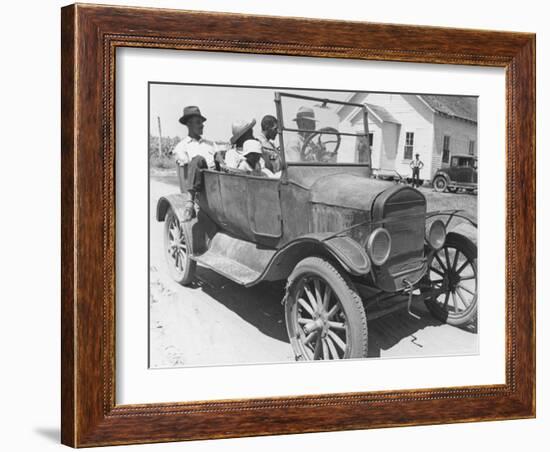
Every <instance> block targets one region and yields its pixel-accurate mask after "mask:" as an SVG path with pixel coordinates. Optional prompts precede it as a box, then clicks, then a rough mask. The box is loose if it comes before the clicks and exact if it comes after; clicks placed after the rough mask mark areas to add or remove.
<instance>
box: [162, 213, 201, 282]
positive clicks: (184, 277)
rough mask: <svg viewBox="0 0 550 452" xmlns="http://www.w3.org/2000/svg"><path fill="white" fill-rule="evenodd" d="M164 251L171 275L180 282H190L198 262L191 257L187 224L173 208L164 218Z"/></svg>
mask: <svg viewBox="0 0 550 452" xmlns="http://www.w3.org/2000/svg"><path fill="white" fill-rule="evenodd" d="M164 253H165V256H166V263H167V265H168V271H169V272H170V276H172V278H173V279H174V280H175V281H176V282H177V283H179V284H183V285H184V286H185V285H188V284H190V283H191V282H192V281H193V279H194V277H195V270H196V267H197V263H196V262H195V261H194V260H193V259H191V255H190V252H189V239H188V234H187V232H186V230H185V226H184V224H183V223H182V222H181V221H180V220H179V219H178V217H177V215H176V214H175V213H174V211H173V210H172V209H169V210H168V213H167V214H166V218H165V219H164Z"/></svg>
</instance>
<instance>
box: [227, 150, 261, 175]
mask: <svg viewBox="0 0 550 452" xmlns="http://www.w3.org/2000/svg"><path fill="white" fill-rule="evenodd" d="M243 160H245V158H244V155H243V149H242V148H237V147H236V146H232V147H231V148H230V149H229V150H228V151H227V153H226V154H225V164H226V165H227V166H228V167H229V168H239V165H240V164H241V162H242V161H243ZM260 168H261V169H264V168H265V161H264V159H263V157H262V158H261V159H260Z"/></svg>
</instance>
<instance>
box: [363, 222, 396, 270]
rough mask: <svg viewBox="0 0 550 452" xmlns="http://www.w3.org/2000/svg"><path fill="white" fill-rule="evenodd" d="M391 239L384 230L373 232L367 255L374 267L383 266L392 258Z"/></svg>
mask: <svg viewBox="0 0 550 452" xmlns="http://www.w3.org/2000/svg"><path fill="white" fill-rule="evenodd" d="M390 252H391V237H390V233H389V232H388V231H387V230H386V229H384V228H378V229H375V230H374V231H372V234H371V235H370V237H369V240H368V242H367V253H368V254H369V257H370V258H371V260H372V263H373V264H374V265H383V264H384V263H385V262H386V261H387V260H388V257H390Z"/></svg>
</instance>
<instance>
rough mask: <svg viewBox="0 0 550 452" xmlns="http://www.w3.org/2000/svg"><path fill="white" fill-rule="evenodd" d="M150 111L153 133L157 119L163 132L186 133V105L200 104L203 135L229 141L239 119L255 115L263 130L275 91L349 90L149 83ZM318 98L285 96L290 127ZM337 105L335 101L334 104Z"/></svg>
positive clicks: (332, 94)
mask: <svg viewBox="0 0 550 452" xmlns="http://www.w3.org/2000/svg"><path fill="white" fill-rule="evenodd" d="M149 89H150V113H149V130H150V133H151V135H153V136H158V121H157V117H158V116H159V117H160V119H161V125H162V135H163V136H179V137H183V136H185V135H187V128H186V127H185V126H183V125H182V124H180V123H179V121H178V120H179V118H180V117H181V115H182V113H183V108H184V107H185V106H186V105H197V106H198V107H199V108H200V110H201V113H202V115H203V116H205V117H206V118H207V121H206V122H205V124H204V135H203V136H204V138H207V139H209V140H216V141H229V138H230V137H231V124H232V123H233V122H234V121H237V120H251V119H256V124H257V125H256V126H255V127H254V132H255V134H257V133H258V132H259V131H260V122H261V120H262V118H263V116H264V115H266V114H270V115H273V116H277V115H276V112H275V102H274V98H275V95H274V93H275V91H281V92H287V93H296V94H303V95H311V96H316V97H321V98H329V99H335V100H344V99H345V98H346V97H347V96H348V95H349V94H351V93H350V92H342V91H311V90H308V91H305V90H289V89H284V88H283V89H281V88H275V89H274V88H248V87H247V88H242V87H223V86H201V85H184V84H181V85H180V84H157V83H154V84H153V83H152V84H150V85H149ZM316 103H317V102H307V101H303V100H298V99H288V98H283V102H282V104H283V114H284V121H285V125H286V126H287V127H290V126H293V123H292V122H291V121H290V120H291V119H292V118H294V117H295V115H296V111H297V110H298V108H299V107H300V106H302V105H307V106H313V105H314V104H316ZM331 107H332V108H336V107H337V106H336V105H333V106H331Z"/></svg>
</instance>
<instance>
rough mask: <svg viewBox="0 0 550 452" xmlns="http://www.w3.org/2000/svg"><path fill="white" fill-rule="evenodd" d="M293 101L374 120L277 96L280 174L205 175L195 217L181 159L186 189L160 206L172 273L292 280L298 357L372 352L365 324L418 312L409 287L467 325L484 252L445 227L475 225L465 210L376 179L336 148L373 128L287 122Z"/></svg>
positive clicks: (362, 152)
mask: <svg viewBox="0 0 550 452" xmlns="http://www.w3.org/2000/svg"><path fill="white" fill-rule="evenodd" d="M286 97H288V98H295V99H299V100H302V101H304V102H305V101H310V102H311V101H317V102H319V104H321V105H322V106H323V107H326V105H327V104H346V105H352V106H355V107H359V108H360V109H362V112H363V115H364V124H365V125H366V126H365V129H366V128H367V127H368V121H367V116H366V115H367V110H366V108H365V106H364V105H362V104H353V103H349V102H341V101H336V100H328V99H317V98H314V97H308V96H301V95H295V94H290V93H279V92H276V93H275V104H276V111H277V117H278V128H279V130H278V132H279V143H280V152H281V158H282V161H283V171H282V174H281V177H280V178H266V177H258V176H252V175H247V174H235V173H232V172H222V171H215V170H204V171H203V177H204V189H203V190H202V191H201V192H200V193H199V194H198V200H197V203H198V206H199V209H198V212H197V215H196V218H194V219H193V220H191V221H188V222H183V221H182V211H183V208H184V205H185V202H186V201H187V200H188V197H187V194H186V193H185V190H186V188H185V187H186V185H185V183H186V167H185V166H183V167H180V168H179V171H180V182H181V188H182V193H177V194H173V195H169V196H165V197H162V198H161V199H160V200H159V201H158V204H157V211H156V218H157V220H158V221H161V222H162V221H164V223H165V227H164V246H165V255H166V261H167V263H168V267H169V271H170V273H171V276H172V277H173V278H174V279H175V280H176V281H177V282H179V283H181V284H183V285H188V284H191V283H192V281H193V278H194V274H195V270H196V265H197V264H200V265H203V266H206V267H209V268H210V269H212V270H214V271H215V272H217V273H219V274H221V275H223V276H225V277H227V278H229V279H231V280H233V281H235V282H237V283H239V284H242V285H244V286H246V287H249V286H253V285H255V284H259V283H261V282H262V281H276V280H286V285H285V292H284V296H283V297H282V303H283V304H284V310H285V319H286V327H287V331H288V335H289V339H290V342H291V344H292V347H293V350H294V353H295V356H296V359H297V360H320V359H343V358H363V357H367V355H368V334H367V328H368V323H367V321H368V320H371V319H374V318H377V317H380V316H382V315H384V314H386V313H390V312H392V311H393V310H395V309H398V308H399V309H405V308H408V310H409V312H410V313H411V315H415V316H416V314H414V313H413V312H412V311H411V300H412V297H413V294H415V295H416V296H422V297H423V298H424V301H425V303H426V305H427V307H428V308H429V310H430V312H431V313H432V314H433V315H434V316H435V317H437V319H439V320H441V321H443V322H448V323H449V324H452V325H456V326H462V325H465V324H466V323H468V322H470V321H472V319H473V318H474V317H475V316H476V312H477V248H476V245H475V244H474V243H473V242H472V241H471V240H470V239H468V238H467V237H465V236H463V235H460V234H457V233H455V232H448V233H447V231H446V228H447V227H448V225H449V223H450V221H451V220H454V219H462V220H464V221H470V222H471V223H472V225H473V226H476V224H475V222H474V221H473V220H471V219H469V218H468V217H467V216H466V215H464V214H462V213H461V212H459V211H442V212H432V213H427V212H426V199H425V197H424V195H423V194H422V193H421V192H420V191H418V190H416V189H414V188H412V187H408V186H403V185H395V184H391V183H388V182H383V181H380V180H376V179H374V178H371V177H370V176H371V170H370V165H369V161H370V159H369V157H370V149H368V148H367V149H365V148H364V147H363V148H361V147H360V146H359V147H356V146H352V147H353V148H354V151H353V152H351V153H350V152H349V150H347V151H345V150H343V149H340V147H341V145H342V146H343V145H344V143H345V142H347V143H348V144H349V143H350V141H349V140H350V139H351V140H352V141H353V140H356V139H358V138H359V139H363V138H364V137H368V130H365V131H364V133H359V132H353V133H352V132H339V131H338V130H337V129H335V128H334V127H329V128H321V129H318V130H315V131H305V130H300V129H292V128H289V127H286V126H285V123H284V118H283V106H282V99H283V98H286ZM288 133H303V136H304V137H306V138H305V139H304V142H303V143H304V144H303V147H302V152H301V158H300V161H289V159H288V158H285V157H286V156H285V142H286V138H285V136H284V134H288ZM335 137H336V138H335ZM346 152H347V154H346ZM345 155H347V156H348V157H346V158H344V156H345ZM444 220H445V221H444Z"/></svg>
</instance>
